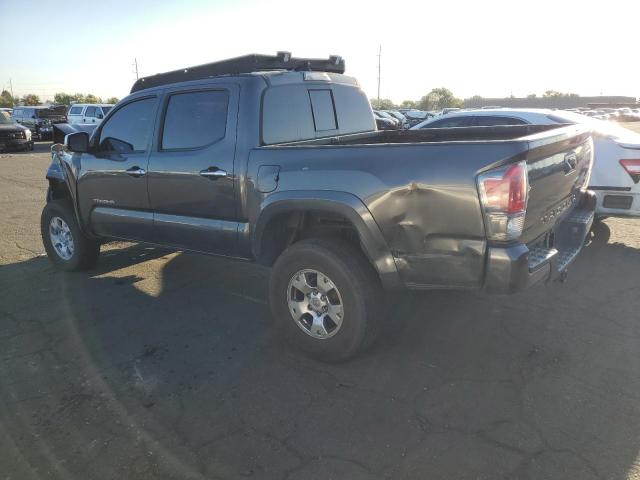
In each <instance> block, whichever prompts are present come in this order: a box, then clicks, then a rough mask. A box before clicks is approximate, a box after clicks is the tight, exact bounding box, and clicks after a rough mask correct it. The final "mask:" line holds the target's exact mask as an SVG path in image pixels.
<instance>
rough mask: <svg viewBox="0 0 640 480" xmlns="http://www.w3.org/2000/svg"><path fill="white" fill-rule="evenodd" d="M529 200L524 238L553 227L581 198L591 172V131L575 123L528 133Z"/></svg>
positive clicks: (524, 240) (536, 236)
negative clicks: (529, 134)
mask: <svg viewBox="0 0 640 480" xmlns="http://www.w3.org/2000/svg"><path fill="white" fill-rule="evenodd" d="M526 140H528V141H529V150H528V152H527V157H526V159H527V171H528V177H529V188H530V190H529V200H528V203H527V213H526V216H525V223H524V231H523V234H522V241H523V242H524V243H529V242H530V241H532V240H534V239H536V238H538V237H539V236H540V235H542V234H544V233H546V232H548V231H549V230H552V229H553V228H554V226H555V225H556V224H557V223H558V222H559V221H561V220H562V219H563V218H565V217H566V216H567V215H568V214H569V213H570V212H571V211H572V210H573V209H574V208H575V206H576V204H577V202H578V201H579V200H580V195H581V189H583V188H585V187H586V185H587V183H588V180H589V175H590V173H591V164H592V161H593V144H592V141H591V132H590V131H589V130H588V129H587V128H586V127H583V126H576V125H572V126H569V127H562V128H558V129H555V130H550V131H547V132H542V133H539V134H536V135H532V136H529V137H526Z"/></svg>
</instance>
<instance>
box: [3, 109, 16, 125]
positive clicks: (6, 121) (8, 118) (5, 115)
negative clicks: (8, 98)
mask: <svg viewBox="0 0 640 480" xmlns="http://www.w3.org/2000/svg"><path fill="white" fill-rule="evenodd" d="M11 123H16V122H15V120H14V119H13V118H11V116H10V115H9V114H8V113H7V112H3V111H0V124H2V125H8V124H11Z"/></svg>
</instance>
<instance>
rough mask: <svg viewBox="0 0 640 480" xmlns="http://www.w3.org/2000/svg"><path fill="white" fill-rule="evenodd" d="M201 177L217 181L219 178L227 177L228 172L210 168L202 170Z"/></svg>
mask: <svg viewBox="0 0 640 480" xmlns="http://www.w3.org/2000/svg"><path fill="white" fill-rule="evenodd" d="M200 175H202V176H203V177H206V178H208V179H210V180H217V179H218V178H223V177H226V176H227V172H226V171H224V170H220V169H219V168H217V167H209V168H207V169H206V170H201V171H200Z"/></svg>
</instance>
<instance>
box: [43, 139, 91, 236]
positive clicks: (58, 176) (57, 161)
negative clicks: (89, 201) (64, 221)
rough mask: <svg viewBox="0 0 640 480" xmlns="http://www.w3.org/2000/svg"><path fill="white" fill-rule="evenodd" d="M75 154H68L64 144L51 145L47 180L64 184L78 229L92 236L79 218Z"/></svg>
mask: <svg viewBox="0 0 640 480" xmlns="http://www.w3.org/2000/svg"><path fill="white" fill-rule="evenodd" d="M76 157H77V155H74V154H70V153H69V152H68V151H67V149H66V147H65V146H64V145H61V144H59V143H56V144H54V145H52V146H51V165H49V169H48V170H47V179H48V180H49V181H55V182H62V183H64V184H65V185H66V188H67V191H68V192H69V197H70V199H71V204H72V205H73V211H74V213H75V215H76V220H77V221H78V226H79V227H80V230H81V231H82V232H83V233H84V234H85V235H87V236H92V235H91V234H90V233H89V232H87V231H86V229H85V228H84V225H83V224H82V220H81V218H80V210H79V208H78V188H77V185H78V183H77V175H76V171H77V170H78V169H79V168H78V167H77V166H76V165H74V163H75V161H76V160H77V158H76Z"/></svg>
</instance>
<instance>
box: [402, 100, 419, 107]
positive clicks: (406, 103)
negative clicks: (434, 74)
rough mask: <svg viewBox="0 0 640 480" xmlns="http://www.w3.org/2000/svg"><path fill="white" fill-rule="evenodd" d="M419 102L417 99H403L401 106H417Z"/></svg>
mask: <svg viewBox="0 0 640 480" xmlns="http://www.w3.org/2000/svg"><path fill="white" fill-rule="evenodd" d="M416 105H417V102H416V101H415V100H403V101H402V103H401V104H400V108H416Z"/></svg>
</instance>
